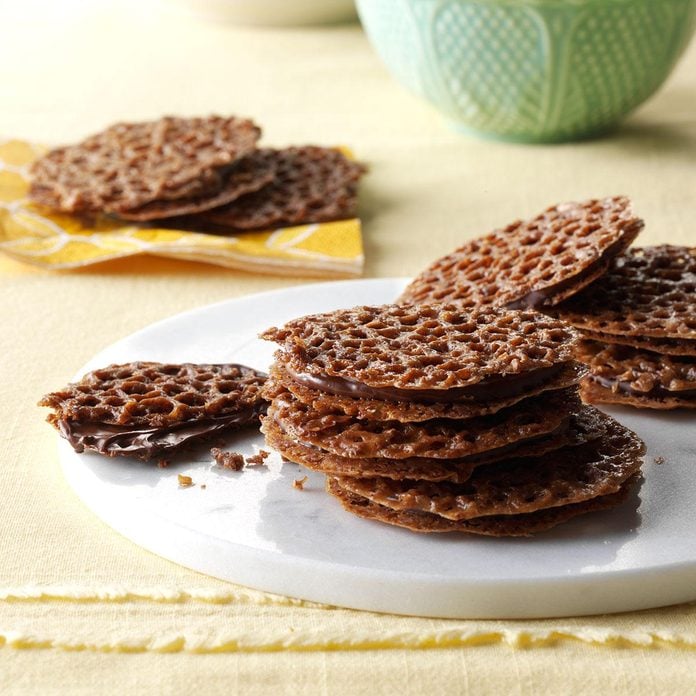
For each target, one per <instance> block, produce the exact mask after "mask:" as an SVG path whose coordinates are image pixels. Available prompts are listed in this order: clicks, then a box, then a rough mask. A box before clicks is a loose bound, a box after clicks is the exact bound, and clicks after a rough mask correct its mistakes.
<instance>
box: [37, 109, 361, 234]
mask: <svg viewBox="0 0 696 696" xmlns="http://www.w3.org/2000/svg"><path fill="white" fill-rule="evenodd" d="M260 136H261V129H260V128H259V127H258V126H257V125H256V124H255V123H254V122H253V121H251V120H249V119H244V118H238V117H234V116H231V117H221V116H207V117H202V118H179V117H174V116H165V117H163V118H161V119H158V120H157V121H145V122H139V123H117V124H115V125H113V126H110V127H109V128H107V129H105V130H104V131H102V132H100V133H97V134H95V135H92V136H90V137H89V138H86V139H85V140H83V141H82V142H80V143H76V144H73V145H68V146H64V147H58V148H54V149H53V150H51V151H49V152H48V153H46V154H45V155H44V156H43V157H41V158H39V159H38V160H37V161H36V162H35V163H34V164H33V166H32V169H31V177H32V183H31V187H30V191H29V196H30V198H31V199H32V200H33V201H34V202H35V203H38V204H40V205H44V206H48V207H50V208H53V209H55V210H59V211H61V212H65V213H77V214H95V213H106V214H108V215H113V216H116V217H118V218H121V219H124V220H133V221H136V222H151V221H158V223H159V224H165V223H166V222H167V221H168V220H170V221H172V224H176V225H177V226H183V227H192V228H194V229H197V228H206V227H212V228H214V230H215V231H237V232H238V231H245V230H259V229H269V228H273V227H287V226H291V225H299V224H304V223H314V222H325V221H331V220H340V219H344V218H350V217H354V216H355V214H356V207H357V187H358V182H359V180H360V177H361V176H362V175H363V174H364V173H365V167H364V166H363V165H361V164H358V163H357V162H353V161H352V160H350V159H348V158H347V157H345V156H344V155H343V153H342V152H341V151H340V150H338V149H335V148H326V147H319V146H316V145H307V146H302V147H288V148H283V149H277V148H258V147H257V141H258V140H259V138H260Z"/></svg>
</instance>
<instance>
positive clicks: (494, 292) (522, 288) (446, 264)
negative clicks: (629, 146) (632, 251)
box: [399, 196, 643, 307]
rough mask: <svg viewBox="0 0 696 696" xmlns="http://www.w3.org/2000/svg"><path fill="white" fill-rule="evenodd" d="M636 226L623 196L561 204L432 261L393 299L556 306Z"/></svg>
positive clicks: (621, 246)
mask: <svg viewBox="0 0 696 696" xmlns="http://www.w3.org/2000/svg"><path fill="white" fill-rule="evenodd" d="M642 228H643V221H642V220H641V219H640V218H638V217H636V215H635V214H634V213H633V209H632V206H631V203H630V201H629V200H628V198H626V197H625V196H614V197H611V198H603V199H592V200H588V201H584V202H582V203H562V204H560V205H556V206H553V207H551V208H548V209H547V210H545V211H544V212H543V213H541V214H539V215H537V216H536V217H534V218H532V219H530V220H526V221H517V222H514V223H512V224H510V225H508V226H507V227H504V228H502V229H498V230H495V231H494V232H492V233H491V234H489V235H487V236H484V237H479V238H476V239H472V240H471V241H469V242H467V243H466V244H464V245H463V246H461V247H459V248H458V249H456V250H455V251H454V252H452V253H451V254H448V255H447V256H444V257H442V258H440V259H438V260H437V261H435V262H434V263H433V264H432V265H431V266H430V267H429V268H427V269H426V270H425V271H423V273H421V274H420V275H419V276H418V277H417V278H416V279H415V280H414V281H413V282H412V283H411V284H410V285H409V286H408V287H407V288H406V290H405V291H404V292H403V294H402V295H401V297H400V299H399V301H400V302H402V303H408V304H420V303H435V302H455V301H456V302H457V303H459V304H460V305H462V306H470V307H471V306H476V305H504V306H509V307H544V306H549V305H555V304H557V303H558V302H560V301H561V300H563V299H564V298H566V297H569V296H571V295H573V294H575V293H576V292H578V291H579V290H581V289H582V288H583V287H585V286H586V285H588V284H590V283H591V282H592V281H593V280H595V279H596V278H598V277H599V276H601V275H602V274H603V273H604V272H605V271H606V269H607V267H608V265H609V262H610V261H611V259H612V258H614V257H615V256H617V255H619V254H621V253H622V252H623V251H625V250H626V249H627V248H628V246H629V245H630V244H631V242H632V241H633V240H634V239H635V238H636V236H637V235H638V233H639V232H640V230H641V229H642Z"/></svg>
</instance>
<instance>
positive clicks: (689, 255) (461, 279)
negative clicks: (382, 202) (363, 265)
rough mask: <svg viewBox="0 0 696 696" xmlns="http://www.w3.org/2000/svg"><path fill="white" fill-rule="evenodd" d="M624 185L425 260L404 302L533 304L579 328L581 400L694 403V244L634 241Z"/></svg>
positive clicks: (660, 405) (635, 225)
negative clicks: (619, 192)
mask: <svg viewBox="0 0 696 696" xmlns="http://www.w3.org/2000/svg"><path fill="white" fill-rule="evenodd" d="M642 228H643V221H642V220H641V219H640V218H638V217H637V216H636V215H635V213H634V212H633V209H632V206H631V203H630V201H629V200H628V199H627V198H626V197H625V196H615V197H611V198H604V199H593V200H589V201H585V202H583V203H565V204H561V205H556V206H553V207H551V208H549V209H548V210H546V211H544V212H543V213H541V214H539V215H537V216H535V217H534V218H532V219H530V220H527V221H519V222H515V223H513V224H511V225H508V226H507V227H505V228H503V229H500V230H496V231H494V232H492V233H491V234H488V235H486V236H484V237H480V238H476V239H472V240H471V241H469V242H467V243H466V244H464V245H463V246H462V247H460V248H459V249H457V250H455V251H454V252H452V253H451V254H448V255H446V256H444V257H442V258H440V259H437V260H436V261H435V262H433V263H432V264H431V265H430V266H429V267H428V268H427V269H426V270H425V271H423V273H421V274H420V275H419V276H418V277H417V278H416V279H415V280H414V281H413V282H412V283H411V284H410V285H409V286H408V287H407V288H406V290H405V291H404V293H403V294H402V296H401V297H400V299H399V302H402V303H404V304H413V303H423V302H426V303H428V302H429V303H432V302H456V303H457V304H458V305H459V306H461V307H481V306H503V307H508V308H520V307H532V308H537V309H539V310H540V311H543V312H546V313H548V314H550V315H552V316H555V317H559V318H561V319H563V320H565V321H567V322H568V323H570V324H571V325H573V326H574V327H576V328H577V329H578V331H579V332H580V333H581V335H582V337H583V340H582V341H581V342H580V343H579V344H578V352H577V358H578V359H579V360H581V361H582V362H583V363H584V364H586V365H587V366H588V368H589V373H588V375H587V376H586V377H585V378H584V379H583V381H582V389H581V394H582V398H583V399H584V400H585V401H586V402H588V403H620V404H625V405H629V406H635V407H639V408H657V409H673V408H694V407H696V249H695V248H688V247H677V246H669V245H663V246H657V247H631V248H628V247H629V245H630V244H631V243H632V242H633V241H634V240H635V238H636V236H637V235H638V233H639V232H640V230H641V229H642Z"/></svg>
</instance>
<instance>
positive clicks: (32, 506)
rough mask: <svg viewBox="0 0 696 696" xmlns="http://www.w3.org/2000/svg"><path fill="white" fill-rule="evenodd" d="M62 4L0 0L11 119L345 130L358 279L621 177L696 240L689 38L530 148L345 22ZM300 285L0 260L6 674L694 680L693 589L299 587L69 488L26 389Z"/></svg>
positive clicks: (162, 680)
mask: <svg viewBox="0 0 696 696" xmlns="http://www.w3.org/2000/svg"><path fill="white" fill-rule="evenodd" d="M53 4H54V5H56V6H57V9H56V8H53V9H52V8H51V6H52V4H51V3H46V5H45V13H44V14H43V15H36V14H31V13H30V11H29V10H18V12H19V14H18V15H17V16H14V17H13V20H12V21H11V22H10V21H6V20H5V18H4V17H3V16H2V15H0V104H2V108H1V109H0V136H1V137H17V138H23V139H27V140H33V141H41V142H47V141H48V142H60V141H64V140H65V141H67V140H72V139H75V138H79V137H82V136H83V135H86V134H87V133H90V132H92V131H94V130H96V129H98V128H101V127H103V126H105V125H107V124H108V123H110V122H113V121H115V120H118V119H139V118H150V117H153V118H154V117H157V116H159V115H160V114H162V113H184V114H196V113H207V112H211V111H217V112H221V113H228V112H233V113H240V114H245V115H246V114H249V115H252V116H254V117H255V118H256V119H258V121H259V122H260V123H262V124H263V125H264V126H265V133H266V142H267V143H273V144H278V145H284V144H289V143H303V142H316V143H319V144H332V143H335V142H345V143H349V144H350V145H351V146H352V147H353V148H354V150H355V153H356V155H357V156H358V157H359V158H361V159H364V160H366V161H368V162H369V163H370V165H371V173H370V175H369V176H368V177H367V178H366V179H365V184H364V187H363V191H364V195H363V196H362V202H361V208H362V209H361V217H362V219H363V226H364V242H365V253H366V274H367V275H368V276H390V275H410V274H413V273H415V272H417V271H418V270H419V269H421V268H422V267H423V265H424V264H425V263H426V262H427V261H428V260H430V259H432V258H434V257H436V256H439V255H440V254H442V253H445V252H447V251H449V250H450V249H451V248H453V247H454V246H456V245H457V244H458V243H460V242H461V241H462V240H463V239H466V238H467V237H469V236H471V235H475V234H480V233H483V232H486V231H488V230H489V229H491V228H493V227H494V226H497V225H501V224H505V223H507V222H509V221H511V220H513V219H515V218H516V217H519V216H525V215H528V214H532V213H535V212H537V211H538V210H540V209H541V208H543V207H545V206H546V205H548V204H550V203H554V202H557V201H561V200H567V199H579V198H584V197H587V196H591V195H603V194H613V193H620V192H625V193H628V194H629V195H631V196H632V197H633V198H634V199H635V204H636V207H637V209H638V210H639V211H640V213H641V214H642V215H643V217H644V218H645V220H646V223H647V227H646V230H645V232H644V233H643V234H642V237H641V241H642V242H643V243H646V244H650V243H653V244H654V243H660V242H667V241H671V242H676V243H691V244H693V239H694V237H696V232H695V231H694V223H693V221H694V219H696V197H695V196H694V183H696V181H695V178H696V177H695V174H694V162H695V161H696V106H695V105H696V87H695V86H694V81H693V75H694V74H696V46H694V47H692V48H691V49H690V51H689V53H688V54H687V56H686V57H685V59H684V62H683V63H682V64H681V65H680V67H679V69H678V71H677V72H676V73H675V75H674V76H673V77H672V79H671V80H670V82H669V83H668V85H667V86H666V87H665V88H664V90H663V91H662V92H661V93H660V94H658V95H657V96H656V97H655V98H654V99H653V100H652V101H651V102H650V103H648V104H647V105H645V106H644V107H643V108H642V109H640V110H639V111H638V112H637V113H636V114H635V115H634V116H632V117H631V118H630V119H629V120H628V121H627V123H626V124H625V125H624V126H623V127H622V128H621V129H620V130H619V131H618V132H616V133H615V134H613V135H612V136H610V137H607V138H604V139H601V140H597V141H588V142H583V143H578V144H574V145H554V146H535V147H529V146H523V145H506V144H499V143H495V142H484V141H478V140H472V139H467V138H465V137H462V136H460V135H457V134H455V133H453V132H452V131H450V130H449V129H448V128H447V126H446V125H445V124H444V123H443V122H442V121H441V119H440V118H439V116H438V115H437V114H436V113H434V112H433V111H432V110H431V109H430V108H429V107H427V106H426V105H425V104H422V103H421V102H420V101H418V100H417V99H415V98H413V97H411V96H410V95H408V94H407V93H405V92H403V91H402V90H401V89H400V88H399V87H398V85H396V84H395V83H394V82H392V81H391V80H390V78H389V77H388V76H387V75H386V73H385V72H384V70H383V68H382V67H381V65H380V63H379V62H378V60H377V59H376V57H375V56H374V54H373V53H372V52H371V50H370V48H369V46H368V45H367V42H366V40H365V39H364V37H363V36H362V34H361V33H360V31H359V29H358V28H357V27H356V26H346V27H337V28H328V29H321V30H320V29H304V30H296V29H293V30H286V31H283V30H264V29H255V30H251V29H234V28H231V27H225V26H221V25H215V24H210V23H203V22H199V21H197V20H193V19H191V18H187V17H182V16H180V15H178V14H176V13H175V12H174V11H173V10H168V9H167V7H166V5H165V4H154V3H142V2H141V3H140V4H139V5H136V4H132V5H131V4H130V3H128V2H121V3H109V2H102V3H84V5H88V7H85V8H79V9H78V7H77V6H78V3H53ZM8 6H9V5H5V6H2V7H8ZM0 12H4V13H6V12H8V10H7V9H3V10H0ZM22 12H24V14H22ZM52 13H53V14H52ZM125 46H127V50H124V47H125ZM296 282H301V281H298V280H289V279H280V278H275V277H269V276H260V275H252V274H243V273H240V272H237V271H233V270H229V269H224V268H219V267H214V266H210V265H205V264H199V263H191V262H185V261H174V260H169V259H161V258H145V257H135V258H130V259H122V260H119V261H113V262H108V263H106V264H103V265H100V266H94V267H89V268H85V269H81V270H78V271H71V272H67V271H66V272H58V273H49V272H46V271H43V270H40V269H35V268H32V267H29V266H24V265H21V264H19V263H18V262H16V261H13V260H11V259H7V258H0V283H1V284H2V285H1V288H2V294H1V297H2V300H1V301H0V312H1V314H0V327H2V331H0V355H2V367H1V368H0V369H2V378H1V379H0V423H1V424H2V438H0V461H1V462H2V475H1V481H2V491H1V495H0V519H2V524H3V528H2V533H1V535H0V693H3V694H25V693H26V694H29V693H31V694H34V693H42V694H51V693H84V694H93V693H111V692H113V693H148V694H152V693H157V694H159V693H191V692H192V691H194V690H196V691H198V692H200V693H205V694H208V693H244V694H257V693H259V694H260V693H275V694H283V693H287V694H297V693H345V694H371V695H373V694H382V693H394V692H398V693H401V694H424V693H441V694H462V693H467V692H472V693H481V694H488V693H490V694H500V693H513V694H523V695H527V694H539V693H578V694H581V693H588V694H590V693H592V694H596V693H606V692H612V693H617V694H618V693H631V694H640V693H689V692H690V691H692V690H693V687H694V681H695V679H694V676H693V675H694V670H693V661H694V653H693V650H692V648H693V646H695V645H696V607H694V606H681V607H672V608H668V609H662V610H653V611H647V612H642V613H634V614H627V615H622V616H609V617H596V618H578V619H563V620H549V621H531V622H519V621H518V622H510V621H506V622H500V621H492V622H486V621H440V620H437V621H436V620H429V619H413V618H403V617H392V616H383V615H375V614H368V613H358V612H350V611H346V610H341V609H330V608H323V607H314V606H302V605H300V604H299V603H297V602H293V601H287V600H284V599H283V598H274V597H269V596H268V595H263V594H261V593H257V592H254V591H253V590H246V589H244V588H238V587H234V586H232V585H229V584H226V583H223V582H219V581H215V580H212V579H210V578H206V577H204V576H202V575H199V574H196V573H193V572H191V571H187V570H185V569H183V568H180V567H178V566H175V565H173V564H171V563H169V562H167V561H164V560H162V559H160V558H157V557H156V556H154V555H151V554H149V553H147V552H145V551H142V550H141V549H139V548H138V547H136V546H135V545H133V544H132V543H131V542H129V541H127V540H126V539H123V538H122V537H120V536H118V535H117V534H115V533H114V532H112V531H111V530H110V529H109V528H108V527H106V526H105V525H104V524H102V523H101V522H100V521H99V520H98V519H96V518H95V517H94V516H93V515H92V514H91V513H90V512H88V511H87V510H86V509H85V508H84V507H83V506H82V505H81V503H79V501H78V500H77V499H76V497H75V496H74V495H73V494H72V493H71V491H70V490H69V489H68V487H67V485H66V483H65V482H64V481H63V479H62V477H61V474H60V471H59V468H58V464H57V457H56V447H55V445H56V438H55V434H54V432H53V431H52V430H51V428H49V426H47V425H46V424H45V423H44V422H43V416H44V414H43V413H41V411H40V409H38V408H36V407H35V405H34V404H35V402H36V400H37V399H38V398H39V397H40V396H41V395H42V394H43V393H44V392H46V391H48V390H50V389H52V388H55V387H57V386H60V385H62V384H63V383H64V382H65V381H66V380H67V379H68V378H69V377H70V376H71V375H72V374H74V373H75V371H76V370H77V369H78V368H79V367H80V366H81V365H82V364H83V363H85V362H86V361H87V360H88V359H89V358H90V357H91V356H92V355H93V354H94V353H96V352H97V351H98V350H100V349H102V348H104V347H105V346H107V345H109V344H110V343H112V342H113V341H115V340H117V339H119V338H121V337H122V336H124V335H125V334H127V333H130V332H132V331H134V330H136V329H139V328H141V327H143V326H146V325H148V324H149V323H151V322H153V321H156V320H158V319H162V318H164V317H167V316H170V315H171V314H174V313H176V312H179V311H183V310H186V309H190V308H193V307H197V306H200V305H202V304H206V303H209V302H214V301H218V300H222V299H225V298H228V297H234V296H239V295H244V294H248V293H252V292H257V291H262V290H269V289H273V288H281V287H288V286H289V285H291V284H292V283H296ZM217 652H220V654H216V653H217Z"/></svg>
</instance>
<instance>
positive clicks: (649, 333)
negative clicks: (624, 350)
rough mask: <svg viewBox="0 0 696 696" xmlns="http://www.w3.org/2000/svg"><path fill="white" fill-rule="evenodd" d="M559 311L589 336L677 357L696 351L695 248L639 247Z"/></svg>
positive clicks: (630, 251)
mask: <svg viewBox="0 0 696 696" xmlns="http://www.w3.org/2000/svg"><path fill="white" fill-rule="evenodd" d="M554 313H555V314H556V315H557V316H559V317H560V318H562V319H563V320H564V321H567V322H569V323H571V324H573V325H574V326H576V327H578V328H579V329H582V331H583V333H585V332H586V333H587V334H588V337H592V338H601V340H603V341H605V342H607V343H609V342H611V343H625V344H628V345H634V346H635V347H642V348H647V349H652V350H656V351H658V352H666V353H674V354H679V353H682V354H692V355H693V354H694V352H696V248H689V247H680V246H672V245H668V244H664V245H661V246H655V247H636V248H634V249H630V250H629V251H628V252H626V254H624V255H623V256H621V257H620V258H617V259H616V260H615V261H614V263H613V264H612V265H611V268H610V269H609V271H608V272H607V273H606V274H605V275H603V276H602V277H601V278H600V279H599V280H597V281H596V282H594V283H592V285H590V286H589V287H588V288H586V289H585V290H584V291H583V292H581V293H579V294H577V295H575V296H574V297H572V298H570V299H569V300H567V301H566V302H564V303H563V304H561V305H559V306H558V307H557V308H555V310H554Z"/></svg>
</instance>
